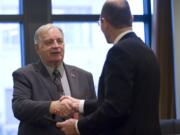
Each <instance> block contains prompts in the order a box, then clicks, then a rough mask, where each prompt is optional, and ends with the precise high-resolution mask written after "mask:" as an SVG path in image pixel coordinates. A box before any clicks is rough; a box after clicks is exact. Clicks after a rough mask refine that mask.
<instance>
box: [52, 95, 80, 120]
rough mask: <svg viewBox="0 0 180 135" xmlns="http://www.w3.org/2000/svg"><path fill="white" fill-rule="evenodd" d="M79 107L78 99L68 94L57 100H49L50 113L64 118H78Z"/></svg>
mask: <svg viewBox="0 0 180 135" xmlns="http://www.w3.org/2000/svg"><path fill="white" fill-rule="evenodd" d="M79 107H80V100H79V99H76V98H73V97H70V96H62V97H61V98H60V99H59V100H56V101H52V102H51V104H50V113H51V114H55V115H58V116H61V117H64V118H76V119H78V116H79V115H78V112H79Z"/></svg>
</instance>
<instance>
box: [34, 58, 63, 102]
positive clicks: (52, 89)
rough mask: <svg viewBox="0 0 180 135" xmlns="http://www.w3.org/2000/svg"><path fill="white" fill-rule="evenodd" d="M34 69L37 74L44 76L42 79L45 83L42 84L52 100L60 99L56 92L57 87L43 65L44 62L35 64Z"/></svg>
mask: <svg viewBox="0 0 180 135" xmlns="http://www.w3.org/2000/svg"><path fill="white" fill-rule="evenodd" d="M33 67H34V69H35V71H36V72H39V73H40V74H41V75H42V76H43V77H42V81H43V82H42V83H43V84H44V87H45V88H46V90H47V92H48V93H49V95H50V96H51V98H52V100H57V99H59V97H60V95H59V93H58V92H57V90H56V86H55V85H54V83H53V82H52V79H51V77H50V75H49V73H48V71H47V69H46V68H45V66H44V65H43V64H42V62H41V61H40V62H39V63H37V64H34V65H33Z"/></svg>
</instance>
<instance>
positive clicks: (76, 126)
mask: <svg viewBox="0 0 180 135" xmlns="http://www.w3.org/2000/svg"><path fill="white" fill-rule="evenodd" d="M75 128H76V132H77V133H78V135H80V132H79V129H78V120H77V121H76V123H75Z"/></svg>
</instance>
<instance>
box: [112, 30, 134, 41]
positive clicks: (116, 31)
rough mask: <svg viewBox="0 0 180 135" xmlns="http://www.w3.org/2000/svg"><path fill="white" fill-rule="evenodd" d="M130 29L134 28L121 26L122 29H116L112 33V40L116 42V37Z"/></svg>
mask: <svg viewBox="0 0 180 135" xmlns="http://www.w3.org/2000/svg"><path fill="white" fill-rule="evenodd" d="M128 30H132V27H125V28H120V29H114V30H113V34H112V42H114V40H115V39H116V37H117V36H118V35H119V34H121V33H123V32H126V31H128Z"/></svg>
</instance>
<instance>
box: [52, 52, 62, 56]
mask: <svg viewBox="0 0 180 135" xmlns="http://www.w3.org/2000/svg"><path fill="white" fill-rule="evenodd" d="M51 54H52V55H58V54H61V53H60V52H51Z"/></svg>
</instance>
